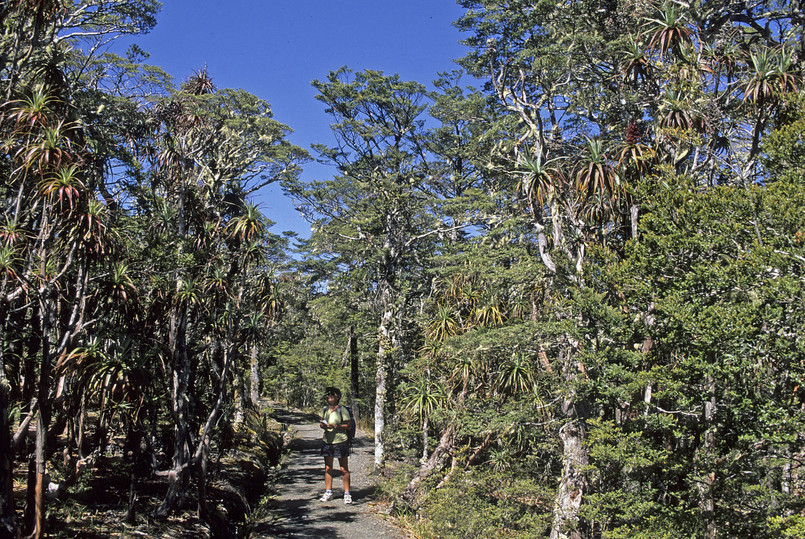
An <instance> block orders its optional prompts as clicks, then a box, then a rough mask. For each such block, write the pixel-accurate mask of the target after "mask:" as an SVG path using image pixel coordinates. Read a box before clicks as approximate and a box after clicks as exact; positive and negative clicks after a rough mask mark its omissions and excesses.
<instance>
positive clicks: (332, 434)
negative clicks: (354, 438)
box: [321, 405, 350, 444]
mask: <svg viewBox="0 0 805 539" xmlns="http://www.w3.org/2000/svg"><path fill="white" fill-rule="evenodd" d="M321 418H322V419H323V420H324V421H325V422H326V423H328V424H330V425H344V424H346V423H349V420H350V416H349V410H347V409H346V408H345V407H343V406H341V405H339V406H338V408H336V409H335V411H334V412H332V411H330V407H329V406H328V407H326V408H325V409H324V410H322V412H321ZM322 439H323V440H324V443H326V444H341V443H344V442H346V441H348V440H349V437H348V436H347V431H346V430H343V429H339V430H335V429H333V428H327V429H324V435H323V436H322Z"/></svg>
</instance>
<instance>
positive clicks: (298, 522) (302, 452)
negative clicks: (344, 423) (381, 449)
mask: <svg viewBox="0 0 805 539" xmlns="http://www.w3.org/2000/svg"><path fill="white" fill-rule="evenodd" d="M276 417H277V419H278V420H279V421H281V422H282V423H284V424H286V425H288V426H290V428H291V430H292V432H293V439H292V440H291V443H290V445H289V449H290V454H289V455H288V457H287V458H286V466H285V467H284V469H283V472H282V475H281V479H280V482H279V484H278V486H277V495H276V497H275V498H274V499H273V500H272V503H271V507H272V512H271V513H272V518H270V519H269V520H267V521H265V522H262V523H260V524H259V525H258V526H257V528H256V529H255V532H256V533H255V536H256V537H261V538H278V539H279V538H285V537H332V538H338V537H344V538H347V537H349V538H351V539H360V538H367V539H369V538H375V537H389V538H392V537H393V538H402V537H405V535H404V534H403V533H402V532H401V531H400V530H399V529H397V528H396V527H394V526H393V525H391V524H389V523H388V522H386V521H384V520H383V519H382V518H381V517H380V516H379V515H378V514H377V513H376V512H375V511H374V509H373V505H374V504H373V503H371V502H372V493H373V491H374V484H373V482H372V480H371V478H370V477H369V476H368V470H367V464H366V463H367V462H371V458H369V457H370V455H371V453H372V451H373V446H372V444H371V441H370V440H367V439H366V438H365V437H362V436H360V435H358V436H357V437H356V439H355V440H354V441H353V445H352V455H351V457H350V472H351V479H352V481H351V483H352V489H351V491H352V497H353V500H354V503H353V504H352V505H344V502H343V497H342V496H343V489H342V482H341V476H340V472H338V471H336V474H335V476H334V478H333V493H334V494H335V497H334V498H333V499H332V500H330V501H329V502H320V501H319V497H320V496H321V494H322V492H323V491H324V460H323V458H322V457H321V454H320V452H319V451H320V448H321V429H320V428H319V426H318V417H317V416H316V415H315V414H307V413H304V412H300V411H294V410H285V409H277V410H276Z"/></svg>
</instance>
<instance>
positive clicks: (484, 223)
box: [0, 0, 805, 539]
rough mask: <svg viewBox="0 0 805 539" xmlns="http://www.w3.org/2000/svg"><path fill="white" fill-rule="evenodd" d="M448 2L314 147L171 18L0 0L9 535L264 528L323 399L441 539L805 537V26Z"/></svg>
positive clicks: (699, 8)
mask: <svg viewBox="0 0 805 539" xmlns="http://www.w3.org/2000/svg"><path fill="white" fill-rule="evenodd" d="M458 4H460V5H461V6H462V7H463V8H464V15H463V16H462V17H461V18H460V19H459V20H458V21H456V23H455V24H456V26H457V27H458V28H459V29H460V30H462V31H463V36H464V37H465V39H464V42H463V43H464V45H466V51H467V52H466V55H465V56H464V57H463V58H461V59H459V60H458V61H457V69H456V71H454V72H450V73H441V74H434V79H435V80H434V81H428V84H427V85H426V84H425V83H424V82H417V81H406V80H403V79H401V77H400V76H398V75H393V74H386V73H383V72H380V71H375V70H364V71H360V72H355V71H353V70H351V69H350V68H349V67H340V68H339V67H337V66H334V67H333V71H331V72H330V73H327V74H322V78H321V79H320V80H314V81H312V84H313V87H314V88H315V90H316V92H317V96H316V98H317V99H318V100H319V101H320V102H321V103H322V104H323V105H324V106H325V109H326V112H327V114H328V115H329V116H330V120H331V127H332V129H333V134H334V136H335V139H334V140H335V141H336V142H335V145H334V147H327V146H324V145H314V146H313V147H312V148H311V149H310V152H309V151H308V150H307V149H302V148H299V147H296V146H294V145H292V144H291V143H290V142H289V141H288V139H287V137H288V134H289V132H290V129H291V128H292V127H293V126H286V125H284V124H282V123H281V122H280V121H278V120H277V119H275V118H274V117H273V114H272V112H271V107H270V105H269V103H268V102H267V101H265V100H264V99H263V98H261V97H258V96H255V95H252V94H250V93H248V92H246V91H244V90H242V89H224V88H218V87H216V85H215V84H214V83H213V76H212V74H210V73H208V72H207V70H206V68H204V69H200V70H198V71H196V72H194V73H193V74H192V75H191V76H189V77H187V78H186V79H185V80H183V81H182V82H181V83H180V84H179V85H178V86H177V85H175V84H174V79H173V78H172V76H170V75H169V74H167V73H165V72H164V71H163V70H161V69H160V68H158V67H155V66H151V65H149V64H148V55H147V53H146V52H145V51H143V50H141V49H140V48H139V47H137V46H132V47H131V48H130V49H129V50H128V51H127V52H126V53H125V54H124V55H118V54H114V53H113V52H111V51H112V50H113V49H109V48H108V47H106V44H107V43H108V42H109V40H113V39H114V38H116V37H119V36H121V35H137V34H140V33H144V32H147V31H149V30H150V29H151V28H153V26H154V25H155V24H157V21H158V12H159V8H160V4H159V2H157V1H155V0H139V1H137V2H130V1H124V0H103V1H101V0H81V1H63V0H37V1H33V0H11V1H8V2H4V3H3V4H2V6H0V22H2V25H1V26H0V28H1V30H0V32H1V33H0V50H1V51H2V53H1V54H0V91H2V96H0V102H2V106H0V135H1V136H0V174H1V175H2V178H3V182H2V184H1V185H0V195H1V198H0V200H2V211H3V213H2V216H0V285H1V288H0V536H3V537H5V536H9V537H15V536H26V537H33V538H38V537H43V536H45V534H51V535H53V536H64V537H73V536H81V537H90V536H93V535H92V534H93V533H94V534H95V535H94V536H97V537H106V536H111V535H115V534H120V533H123V531H122V530H137V531H140V532H142V533H149V534H154V535H159V534H162V535H171V536H176V537H181V536H183V535H184V536H198V535H208V536H213V537H246V536H248V535H249V533H250V530H251V529H252V528H251V526H252V525H253V524H254V523H256V522H258V521H260V520H266V519H270V509H269V508H268V505H267V504H266V499H267V497H270V495H271V485H272V480H273V478H275V474H276V473H277V466H278V463H279V462H280V459H281V456H282V451H283V439H284V436H285V433H284V431H283V428H284V427H283V425H282V424H281V423H279V422H278V421H277V420H276V418H275V416H274V414H273V410H272V409H271V408H270V407H269V406H267V404H266V403H267V402H280V403H283V404H287V405H291V406H295V407H299V408H303V409H308V410H310V409H316V408H317V407H318V406H319V405H321V403H322V392H323V388H325V387H326V386H329V385H335V386H338V387H340V388H342V389H343V392H344V402H345V403H346V404H349V405H351V406H352V408H353V409H354V411H355V413H356V415H357V416H358V420H359V423H360V424H361V425H363V426H365V427H366V428H367V429H369V430H371V431H372V433H373V436H372V437H373V444H374V466H375V469H376V472H377V473H378V474H384V476H385V477H386V479H387V480H386V481H383V482H382V486H381V488H382V489H383V495H384V496H386V497H387V499H388V501H389V502H390V503H391V504H392V506H393V509H394V511H395V514H397V515H398V516H400V517H401V518H402V520H403V521H404V522H405V523H406V524H407V525H408V526H409V527H410V529H411V530H412V531H414V532H415V533H417V534H418V535H419V536H421V537H439V538H450V537H455V538H470V537H479V538H481V537H483V538H487V537H522V538H526V537H529V538H530V537H550V538H551V539H559V538H574V539H577V538H599V537H600V538H612V539H614V538H630V539H634V538H649V537H650V538H652V539H656V538H663V537H666V538H677V537H702V538H706V539H712V538H715V537H719V536H720V537H802V536H805V496H803V493H804V491H805V468H803V460H804V459H805V415H804V413H803V412H805V335H804V334H803V331H804V330H803V328H805V308H803V305H805V271H804V270H805V147H804V146H803V144H804V143H803V138H804V135H805V99H803V96H802V84H803V63H802V55H803V54H804V53H805V51H803V43H805V40H803V24H804V23H805V15H803V13H802V10H801V6H799V7H798V6H795V5H794V3H792V2H776V1H771V2H759V3H753V4H749V3H740V2H739V3H735V2H727V1H714V2H693V3H683V2H675V1H672V0H657V1H651V2H636V1H633V0H582V1H576V0H572V1H567V2H556V1H545V0H539V1H525V0H460V1H459V2H458ZM467 80H472V82H473V83H474V84H475V85H470V84H467V82H466V81H467ZM476 86H477V87H476ZM268 97H270V96H268ZM299 106H300V107H304V106H306V105H305V104H304V103H300V104H299ZM313 157H315V158H316V159H318V160H320V161H323V162H325V163H329V164H332V165H333V166H334V170H336V171H337V172H336V173H335V174H334V175H333V176H332V177H328V178H319V179H317V180H313V181H303V180H302V179H301V176H300V173H301V170H302V167H303V166H304V164H305V163H306V162H307V161H309V160H310V159H312V158H313ZM269 183H278V184H279V185H281V186H282V189H283V191H284V193H285V194H286V195H287V196H289V197H291V198H292V199H293V200H294V202H295V203H296V204H297V205H298V208H299V211H300V212H301V214H302V215H303V216H304V217H305V218H306V219H307V220H308V221H309V222H310V224H311V232H310V235H309V237H304V238H302V237H299V236H297V235H295V234H293V233H286V234H275V233H273V232H271V228H272V226H273V224H274V223H273V222H272V221H271V215H265V214H263V212H262V211H261V209H260V207H259V204H258V203H257V200H258V197H259V195H260V193H261V189H262V188H264V187H265V186H266V185H268V184H269ZM110 511H111V512H113V513H114V514H115V515H116V516H115V517H113V518H110V517H109V516H108V515H109V512H110ZM116 519H117V520H116ZM127 526H128V528H127Z"/></svg>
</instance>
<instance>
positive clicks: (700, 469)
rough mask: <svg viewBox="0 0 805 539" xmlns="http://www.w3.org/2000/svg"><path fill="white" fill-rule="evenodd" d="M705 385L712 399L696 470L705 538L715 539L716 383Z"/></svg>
mask: <svg viewBox="0 0 805 539" xmlns="http://www.w3.org/2000/svg"><path fill="white" fill-rule="evenodd" d="M705 383H706V384H707V389H708V392H709V394H710V399H709V400H708V401H707V402H705V403H704V418H703V419H704V427H705V431H704V446H703V447H700V448H699V449H698V450H697V453H698V455H697V458H696V463H697V464H696V468H697V475H699V480H698V482H697V484H696V486H697V489H698V491H699V509H700V511H701V515H702V526H703V533H704V535H703V537H704V538H705V539H715V538H716V536H717V535H718V533H717V532H718V530H717V527H716V522H715V509H716V503H715V498H714V496H713V486H714V483H715V477H716V476H715V471H714V470H713V468H712V466H713V460H714V458H713V452H714V446H715V436H716V434H715V427H714V426H713V416H714V415H715V410H716V396H715V382H714V380H713V377H712V376H707V377H706V381H705Z"/></svg>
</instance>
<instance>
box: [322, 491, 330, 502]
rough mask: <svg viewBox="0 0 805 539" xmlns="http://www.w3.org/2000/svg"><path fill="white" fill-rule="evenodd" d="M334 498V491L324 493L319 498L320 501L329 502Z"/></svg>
mask: <svg viewBox="0 0 805 539" xmlns="http://www.w3.org/2000/svg"><path fill="white" fill-rule="evenodd" d="M332 499H333V493H332V492H325V493H324V494H323V495H322V497H321V498H319V501H320V502H328V501H330V500H332Z"/></svg>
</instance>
